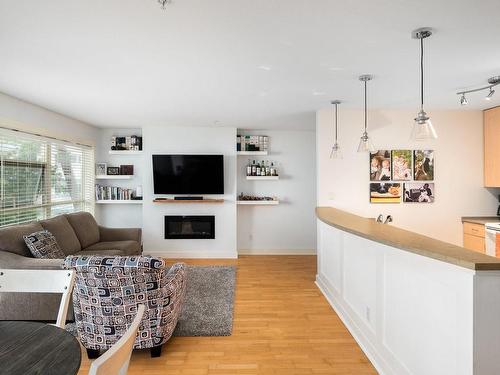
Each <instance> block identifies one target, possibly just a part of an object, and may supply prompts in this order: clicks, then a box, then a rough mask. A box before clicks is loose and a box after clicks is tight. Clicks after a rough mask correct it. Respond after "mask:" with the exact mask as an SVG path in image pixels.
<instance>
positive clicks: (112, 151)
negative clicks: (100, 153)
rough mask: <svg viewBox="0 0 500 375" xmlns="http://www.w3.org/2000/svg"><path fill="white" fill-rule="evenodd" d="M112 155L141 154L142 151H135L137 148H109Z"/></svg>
mask: <svg viewBox="0 0 500 375" xmlns="http://www.w3.org/2000/svg"><path fill="white" fill-rule="evenodd" d="M109 154H110V155H140V154H142V150H141V151H135V150H121V151H120V150H109Z"/></svg>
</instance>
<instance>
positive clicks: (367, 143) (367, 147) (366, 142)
mask: <svg viewBox="0 0 500 375" xmlns="http://www.w3.org/2000/svg"><path fill="white" fill-rule="evenodd" d="M372 79H373V76H371V75H369V74H365V75H362V76H360V77H359V80H360V81H361V82H363V83H364V84H365V131H364V132H363V135H362V136H361V139H360V141H359V146H358V152H375V151H376V150H375V147H374V146H373V143H372V140H371V139H370V137H368V131H367V130H366V129H367V127H368V108H367V100H366V96H367V95H366V83H367V82H368V81H371V80H372Z"/></svg>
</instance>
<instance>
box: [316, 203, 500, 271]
mask: <svg viewBox="0 0 500 375" xmlns="http://www.w3.org/2000/svg"><path fill="white" fill-rule="evenodd" d="M316 216H317V217H318V219H319V220H321V221H322V222H324V223H325V224H328V225H331V226H332V227H335V228H338V229H340V230H343V231H346V232H349V233H352V234H355V235H357V236H360V237H363V238H366V239H369V240H372V241H375V242H379V243H382V244H384V245H388V246H392V247H396V248H398V249H401V250H405V251H408V252H410V253H414V254H418V255H422V256H425V257H428V258H433V259H437V260H440V261H442V262H446V263H450V264H454V265H456V266H459V267H464V268H468V269H471V270H477V271H493V270H500V259H499V258H495V257H491V256H488V255H485V254H481V253H478V252H475V251H472V250H467V249H465V248H463V247H460V246H456V245H453V244H450V243H447V242H443V241H439V240H436V239H433V238H430V237H426V236H423V235H420V234H417V233H414V232H410V231H407V230H404V229H400V228H397V227H394V226H392V225H390V224H382V223H377V222H376V221H374V220H373V219H369V218H365V217H361V216H358V215H354V214H351V213H349V212H346V211H342V210H339V209H336V208H333V207H317V208H316Z"/></svg>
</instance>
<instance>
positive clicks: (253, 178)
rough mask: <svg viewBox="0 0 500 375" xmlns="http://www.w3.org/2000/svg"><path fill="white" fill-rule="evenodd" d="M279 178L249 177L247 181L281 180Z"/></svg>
mask: <svg viewBox="0 0 500 375" xmlns="http://www.w3.org/2000/svg"><path fill="white" fill-rule="evenodd" d="M279 179H280V177H279V176H247V180H279Z"/></svg>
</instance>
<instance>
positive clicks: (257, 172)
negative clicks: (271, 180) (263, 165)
mask: <svg viewBox="0 0 500 375" xmlns="http://www.w3.org/2000/svg"><path fill="white" fill-rule="evenodd" d="M255 175H256V176H260V164H259V163H258V162H257V167H256V173H255Z"/></svg>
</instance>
